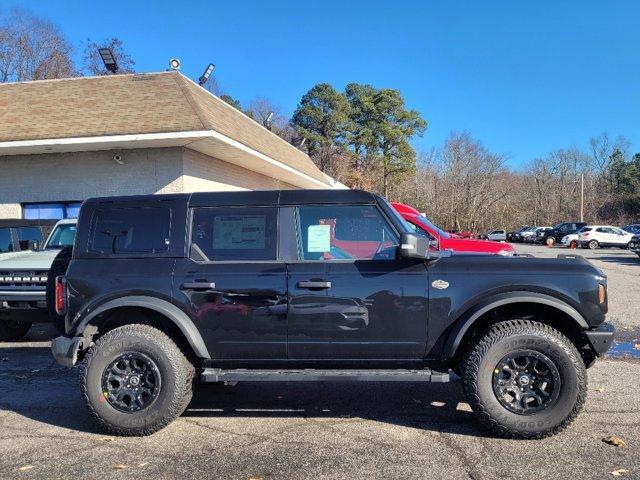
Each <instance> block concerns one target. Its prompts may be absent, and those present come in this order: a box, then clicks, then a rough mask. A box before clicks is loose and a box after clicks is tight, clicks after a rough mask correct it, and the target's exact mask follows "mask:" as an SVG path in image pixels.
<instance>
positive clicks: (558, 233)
mask: <svg viewBox="0 0 640 480" xmlns="http://www.w3.org/2000/svg"><path fill="white" fill-rule="evenodd" d="M586 226H587V224H586V223H584V222H564V223H559V224H558V225H556V226H554V227H553V228H552V229H551V230H547V231H545V232H544V237H543V240H542V243H544V244H545V245H555V244H556V243H558V242H560V241H562V238H563V237H565V236H566V235H571V234H572V233H576V232H577V231H578V230H580V229H581V228H582V227H586Z"/></svg>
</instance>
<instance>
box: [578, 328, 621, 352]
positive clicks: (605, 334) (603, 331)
mask: <svg viewBox="0 0 640 480" xmlns="http://www.w3.org/2000/svg"><path fill="white" fill-rule="evenodd" d="M615 330H616V329H615V327H614V326H613V325H611V324H610V323H606V322H605V323H603V324H601V325H599V326H598V327H596V328H594V329H593V330H587V331H586V332H585V333H586V334H587V338H588V339H589V343H590V344H591V347H592V348H593V350H594V351H595V352H596V354H597V355H598V356H601V355H603V354H605V353H606V352H607V350H609V348H611V345H612V344H613V336H614V334H615Z"/></svg>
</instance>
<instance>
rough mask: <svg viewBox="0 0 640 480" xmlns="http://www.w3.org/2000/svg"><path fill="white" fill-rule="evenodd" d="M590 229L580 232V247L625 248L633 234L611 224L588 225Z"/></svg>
mask: <svg viewBox="0 0 640 480" xmlns="http://www.w3.org/2000/svg"><path fill="white" fill-rule="evenodd" d="M589 228H590V231H585V232H580V234H579V235H578V243H579V244H580V245H581V246H582V248H590V249H592V250H593V249H596V248H599V247H619V248H627V247H628V246H629V242H630V241H631V239H632V238H633V234H632V233H629V232H625V231H624V230H622V229H620V228H618V227H613V226H611V225H590V226H589Z"/></svg>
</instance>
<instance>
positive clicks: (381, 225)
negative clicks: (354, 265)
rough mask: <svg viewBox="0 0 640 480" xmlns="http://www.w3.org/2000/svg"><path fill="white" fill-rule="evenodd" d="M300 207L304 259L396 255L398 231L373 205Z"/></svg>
mask: <svg viewBox="0 0 640 480" xmlns="http://www.w3.org/2000/svg"><path fill="white" fill-rule="evenodd" d="M296 211H297V234H298V255H299V258H300V259H303V260H350V259H353V260H392V259H395V254H396V249H397V246H398V244H399V239H398V235H397V234H396V233H395V232H394V231H393V230H392V228H391V226H390V225H389V224H388V223H387V221H386V220H385V218H384V217H383V216H382V215H381V213H380V212H379V211H378V209H377V208H376V207H374V206H372V205H363V206H356V205H353V206H351V205H350V206H336V205H330V206H302V207H298V208H297V209H296Z"/></svg>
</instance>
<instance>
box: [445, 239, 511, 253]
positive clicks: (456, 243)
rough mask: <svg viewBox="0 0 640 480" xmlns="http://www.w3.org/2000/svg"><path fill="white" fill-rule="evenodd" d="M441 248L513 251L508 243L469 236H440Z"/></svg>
mask: <svg viewBox="0 0 640 480" xmlns="http://www.w3.org/2000/svg"><path fill="white" fill-rule="evenodd" d="M440 248H441V249H451V250H454V251H458V252H479V253H492V254H496V253H498V252H500V251H507V252H513V251H514V249H513V247H512V246H511V245H509V244H508V243H501V242H492V241H488V240H474V239H471V238H442V239H441V240H440Z"/></svg>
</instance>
